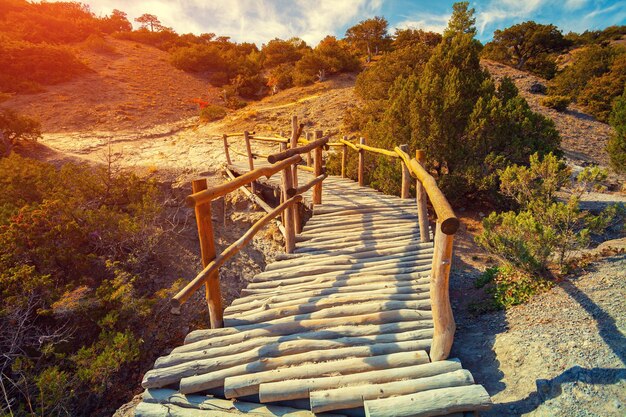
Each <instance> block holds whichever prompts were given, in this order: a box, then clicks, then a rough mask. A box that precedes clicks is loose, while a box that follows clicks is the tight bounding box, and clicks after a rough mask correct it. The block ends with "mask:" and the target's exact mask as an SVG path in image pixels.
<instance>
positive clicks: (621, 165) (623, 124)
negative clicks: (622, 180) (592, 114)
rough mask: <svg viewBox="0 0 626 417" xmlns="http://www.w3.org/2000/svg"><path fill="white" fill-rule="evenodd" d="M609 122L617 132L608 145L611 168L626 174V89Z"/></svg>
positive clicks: (615, 105) (616, 103) (617, 101)
mask: <svg viewBox="0 0 626 417" xmlns="http://www.w3.org/2000/svg"><path fill="white" fill-rule="evenodd" d="M609 121H610V123H611V126H613V129H614V130H615V132H614V133H613V135H611V138H610V139H609V143H608V145H607V152H608V153H609V157H610V158H611V166H612V167H613V168H614V169H615V171H617V172H622V173H626V88H625V89H624V93H623V94H622V96H621V97H619V98H618V99H617V100H615V104H614V105H613V111H612V112H611V117H610V119H609Z"/></svg>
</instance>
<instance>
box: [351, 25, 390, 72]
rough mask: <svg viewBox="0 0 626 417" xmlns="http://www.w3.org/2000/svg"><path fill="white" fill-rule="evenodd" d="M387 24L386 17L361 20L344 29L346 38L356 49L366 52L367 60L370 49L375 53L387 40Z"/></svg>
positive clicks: (368, 59) (370, 53)
mask: <svg viewBox="0 0 626 417" xmlns="http://www.w3.org/2000/svg"><path fill="white" fill-rule="evenodd" d="M387 26H388V22H387V19H385V18H384V17H380V16H376V17H373V18H371V19H367V20H362V21H360V22H359V23H358V24H356V25H354V26H352V27H351V28H349V29H348V30H347V31H346V40H347V41H348V43H349V44H350V45H352V47H353V48H355V49H356V50H357V51H359V52H362V53H366V54H367V62H369V61H371V59H372V50H373V51H374V53H376V54H377V53H378V52H379V50H380V49H383V48H384V46H385V44H386V43H388V42H389V40H390V38H389V35H388V34H387Z"/></svg>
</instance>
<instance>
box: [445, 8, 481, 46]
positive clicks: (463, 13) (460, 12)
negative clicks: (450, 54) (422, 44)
mask: <svg viewBox="0 0 626 417" xmlns="http://www.w3.org/2000/svg"><path fill="white" fill-rule="evenodd" d="M468 7H469V2H467V1H461V2H457V3H454V4H453V5H452V16H450V21H449V22H448V27H447V28H446V29H445V30H444V32H443V36H444V37H450V36H454V35H456V34H459V33H464V34H466V35H472V36H474V35H476V27H475V26H474V25H475V24H476V18H475V17H474V13H475V10H474V9H469V8H468Z"/></svg>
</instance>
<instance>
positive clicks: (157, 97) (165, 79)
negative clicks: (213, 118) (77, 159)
mask: <svg viewBox="0 0 626 417" xmlns="http://www.w3.org/2000/svg"><path fill="white" fill-rule="evenodd" d="M72 49H73V50H74V52H75V53H76V55H77V56H78V58H79V59H80V60H81V61H82V62H84V63H85V64H86V65H87V66H88V67H89V69H90V70H91V71H90V72H88V73H86V74H84V75H82V76H79V77H77V78H74V79H73V80H70V81H67V82H65V83H62V84H57V85H52V86H46V87H45V89H46V91H44V92H41V93H36V94H26V95H24V94H19V95H14V96H13V97H11V98H10V99H8V100H6V101H4V102H3V103H1V104H0V106H6V107H10V108H12V109H14V110H17V111H19V112H21V113H24V114H26V115H29V116H33V117H35V118H37V119H39V120H40V121H41V123H42V126H43V130H44V132H51V133H52V132H64V131H86V130H126V129H144V128H147V127H151V126H154V125H156V124H160V123H166V122H174V121H178V120H181V119H184V118H188V117H191V116H194V115H197V114H198V106H197V104H194V103H192V102H191V101H190V100H191V99H192V98H195V97H202V98H203V99H205V100H208V101H210V102H212V101H215V100H217V97H218V92H219V89H218V88H216V87H213V86H211V85H210V84H209V83H208V81H207V80H206V79H205V78H203V77H201V76H198V75H195V74H191V73H187V72H184V71H181V70H178V69H176V68H174V67H173V66H172V65H171V64H170V63H169V54H168V53H167V52H164V51H161V50H159V49H156V48H153V47H150V46H146V45H143V44H140V43H136V42H132V41H124V40H117V39H113V38H110V37H106V38H105V46H104V47H102V46H100V47H99V48H94V47H93V45H92V44H90V42H89V41H85V42H83V43H82V44H76V45H74V46H73V48H72Z"/></svg>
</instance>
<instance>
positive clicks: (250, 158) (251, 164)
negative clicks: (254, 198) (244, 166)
mask: <svg viewBox="0 0 626 417" xmlns="http://www.w3.org/2000/svg"><path fill="white" fill-rule="evenodd" d="M243 138H244V139H245V141H246V152H247V153H248V166H249V167H250V171H252V170H254V158H253V156H252V146H250V134H249V133H248V131H247V130H246V131H245V132H243ZM250 188H251V189H252V192H253V193H254V192H255V191H256V186H255V184H254V181H253V182H252V183H251V184H250Z"/></svg>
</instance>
